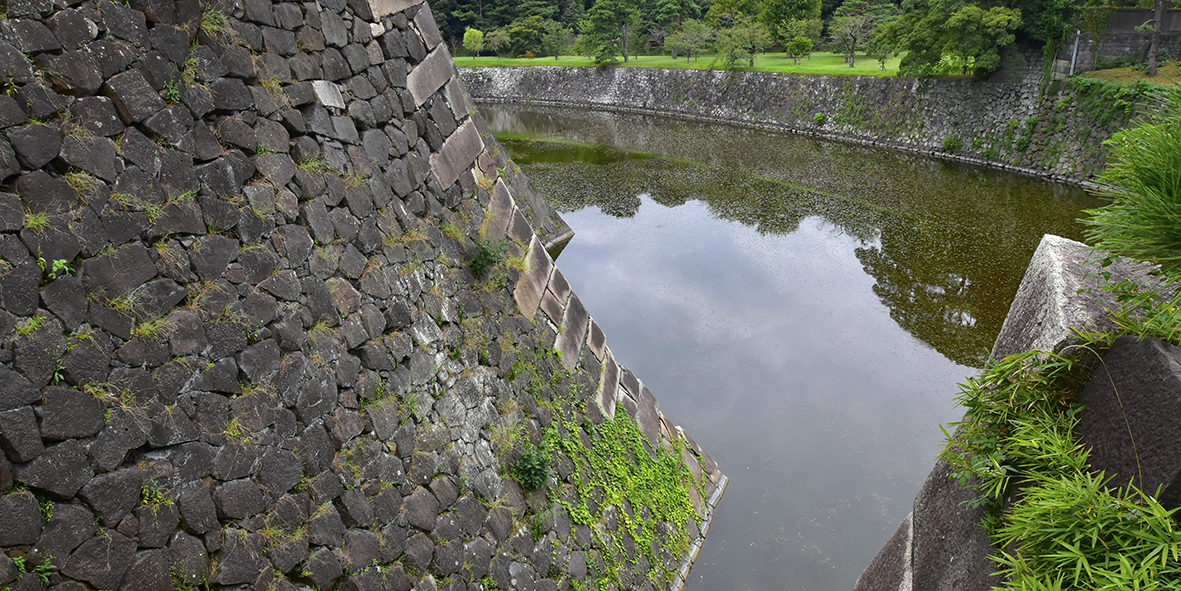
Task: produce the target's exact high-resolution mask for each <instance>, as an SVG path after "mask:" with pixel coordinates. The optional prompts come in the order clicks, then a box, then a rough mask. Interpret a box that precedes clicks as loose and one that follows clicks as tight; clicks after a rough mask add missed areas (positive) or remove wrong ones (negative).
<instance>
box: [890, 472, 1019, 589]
mask: <svg viewBox="0 0 1181 591" xmlns="http://www.w3.org/2000/svg"><path fill="white" fill-rule="evenodd" d="M950 475H951V467H950V466H949V465H948V464H947V462H945V461H943V460H939V461H937V462H936V463H935V467H934V468H933V469H932V470H931V473H930V475H928V476H927V480H926V482H925V483H923V488H922V490H921V491H919V495H918V497H916V498H915V501H914V513H913V516H912V523H913V524H914V542H913V555H912V559H911V564H913V565H914V574H913V582H914V587H913V588H914V589H930V590H931V591H987V590H989V589H992V588H993V587H996V586H998V585H1000V584H1001V578H1000V577H998V576H992V574H991V573H992V572H993V571H995V570H996V568H995V566H994V565H993V563H992V560H990V559H989V558H988V556H989V554H990V553H991V552H992V544H991V543H990V542H989V539H988V534H987V533H986V532H985V531H984V530H983V529H982V528H981V527H980V520H981V519H982V518H983V514H984V510H983V509H981V508H970V507H968V506H967V504H966V503H967V501H969V500H970V499H972V498H974V497H975V494H976V493H975V491H972V490H968V489H965V488H961V487H960V485H959V484H958V483H956V482H955V481H954V480H952V479H951V478H950Z"/></svg>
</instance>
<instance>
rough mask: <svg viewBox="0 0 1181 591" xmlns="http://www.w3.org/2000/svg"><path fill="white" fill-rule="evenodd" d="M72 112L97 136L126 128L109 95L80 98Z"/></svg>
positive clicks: (116, 133)
mask: <svg viewBox="0 0 1181 591" xmlns="http://www.w3.org/2000/svg"><path fill="white" fill-rule="evenodd" d="M0 100H3V99H0ZM70 113H71V114H72V115H74V117H75V118H76V120H77V121H78V122H79V123H81V124H82V126H83V127H85V128H86V130H87V131H89V132H90V133H92V134H94V135H97V136H103V137H111V136H116V135H119V134H120V133H122V132H123V129H124V127H123V122H122V121H120V120H119V113H118V112H117V111H116V110H115V103H114V102H113V101H111V99H110V98H109V97H105V96H88V97H83V98H80V99H78V100H77V101H76V102H75V103H74V104H73V106H71V107H70Z"/></svg>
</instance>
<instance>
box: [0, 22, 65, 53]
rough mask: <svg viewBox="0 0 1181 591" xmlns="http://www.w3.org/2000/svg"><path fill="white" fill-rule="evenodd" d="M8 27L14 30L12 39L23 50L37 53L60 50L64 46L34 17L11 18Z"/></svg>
mask: <svg viewBox="0 0 1181 591" xmlns="http://www.w3.org/2000/svg"><path fill="white" fill-rule="evenodd" d="M8 27H9V28H10V29H11V30H12V40H13V41H14V42H15V43H16V44H17V46H18V47H19V48H20V50H21V51H23V52H24V53H27V54H36V53H42V52H46V51H59V50H61V48H62V46H61V43H58V41H57V37H55V36H54V35H53V32H52V31H50V30H49V27H46V26H45V25H44V24H42V23H41V21H38V20H33V19H11V20H9V21H8Z"/></svg>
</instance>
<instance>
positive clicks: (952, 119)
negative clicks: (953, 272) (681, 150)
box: [460, 51, 1130, 184]
mask: <svg viewBox="0 0 1181 591" xmlns="http://www.w3.org/2000/svg"><path fill="white" fill-rule="evenodd" d="M1042 73H1043V70H1042V67H1041V56H1040V52H1037V51H1026V52H1025V53H1024V54H1017V53H1013V54H1012V55H1010V56H1009V58H1008V65H1007V67H1006V70H1005V71H1002V72H1001V73H999V74H998V75H997V76H994V79H993V80H990V81H974V80H958V79H937V80H936V79H928V80H920V79H913V78H898V77H886V78H874V77H867V76H820V75H794V74H773V73H747V72H733V73H731V72H724V71H702V70H657V69H648V68H569V67H565V68H564V67H559V66H531V67H516V68H507V67H487V68H463V69H461V71H460V77H461V79H462V80H463V82H464V85H465V86H466V87H467V88H468V89H469V91H470V92H471V94H472V96H473V97H474V98H475V99H476V100H477V101H502V102H530V103H542V104H556V105H570V106H579V107H586V106H590V107H595V108H604V109H617V110H627V111H637V112H649V113H658V114H663V115H672V116H678V117H689V118H695V119H706V120H711V121H723V122H728V123H737V124H741V125H748V126H752V127H761V128H766V129H771V130H783V131H791V132H795V133H802V134H806V135H814V136H818V137H825V138H830V139H836V140H842V141H851V142H856V143H860V144H868V145H873V146H880V147H883V148H888V149H893V150H904V151H909V152H918V153H923V154H929V155H932V156H935V157H939V158H945V159H950V160H957V161H963V162H970V163H973V164H981V165H985V166H992V167H997V168H1004V169H1009V170H1014V171H1018V172H1022V173H1026V174H1033V175H1037V176H1043V177H1048V178H1051V179H1055V180H1060V181H1064V182H1070V183H1082V184H1087V182H1088V181H1089V180H1090V179H1093V178H1094V177H1095V176H1096V175H1097V174H1098V173H1099V172H1101V170H1102V169H1103V167H1104V165H1105V163H1106V152H1105V150H1106V148H1104V146H1103V141H1104V140H1106V139H1108V138H1109V137H1110V136H1111V134H1112V133H1113V132H1114V131H1115V130H1116V129H1118V127H1119V125H1121V124H1122V123H1123V122H1124V121H1126V120H1127V118H1128V117H1129V116H1130V113H1127V112H1121V113H1118V114H1116V116H1114V117H1112V116H1109V115H1108V114H1107V110H1106V109H1096V108H1095V107H1094V105H1092V104H1089V103H1087V102H1086V100H1085V97H1084V96H1081V95H1080V94H1079V93H1078V92H1076V91H1075V90H1074V89H1073V88H1072V87H1070V86H1069V85H1066V84H1061V83H1054V84H1051V85H1048V86H1047V87H1043V86H1042V84H1041V78H1042Z"/></svg>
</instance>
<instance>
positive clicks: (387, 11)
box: [349, 0, 423, 21]
mask: <svg viewBox="0 0 1181 591" xmlns="http://www.w3.org/2000/svg"><path fill="white" fill-rule="evenodd" d="M422 2H423V0H368V1H361V2H349V6H350V7H352V8H353V9H354V11H355V12H356V14H357V16H360V17H361V18H363V19H365V20H370V21H373V20H378V19H380V18H381V17H383V16H387V15H391V14H397V13H399V12H402V11H403V10H406V9H407V8H410V7H411V6H417V5H419V4H422ZM366 8H368V9H369V14H364V12H365V9H366Z"/></svg>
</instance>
